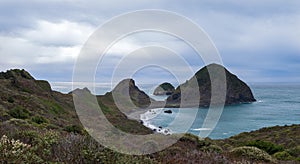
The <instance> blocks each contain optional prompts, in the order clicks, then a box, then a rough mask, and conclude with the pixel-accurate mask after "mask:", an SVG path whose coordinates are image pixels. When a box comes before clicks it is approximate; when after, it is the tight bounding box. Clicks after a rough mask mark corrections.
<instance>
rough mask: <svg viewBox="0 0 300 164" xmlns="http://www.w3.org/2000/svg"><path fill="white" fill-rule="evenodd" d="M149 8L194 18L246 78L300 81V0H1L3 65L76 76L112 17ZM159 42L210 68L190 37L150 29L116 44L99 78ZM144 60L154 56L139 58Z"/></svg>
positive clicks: (144, 73)
mask: <svg viewBox="0 0 300 164" xmlns="http://www.w3.org/2000/svg"><path fill="white" fill-rule="evenodd" d="M141 9H163V10H169V11H172V12H175V13H178V14H180V15H183V16H186V17H187V18H189V19H191V20H192V21H194V22H195V23H196V24H197V25H199V26H200V27H202V28H203V29H204V30H205V31H206V32H207V34H208V35H209V36H210V38H211V39H212V41H213V42H214V43H215V45H216V47H217V48H218V50H219V52H220V55H221V57H222V60H223V64H224V65H225V66H226V67H227V68H228V69H229V70H230V71H231V72H232V73H234V74H236V75H237V76H238V77H240V78H241V79H243V80H245V81H246V82H300V64H299V63H300V30H299V29H300V10H299V9H300V1H298V0H289V1H284V0H263V1H262V0H252V1H241V0H228V1H217V0H202V1H197V0H194V1H189V2H187V1H174V0H162V1H159V0H151V1H142V0H133V1H129V0H123V1H121V0H120V1H117V0H109V1H104V0H102V1H98V0H92V1H86V0H73V1H72V0H52V1H50V0H43V1H39V0H27V1H17V0H1V1H0V43H1V44H0V57H1V60H0V70H1V71H5V70H7V69H11V68H24V69H26V70H28V71H29V72H30V73H31V74H32V75H33V76H34V77H35V78H37V79H46V80H49V81H51V82H69V81H72V72H73V67H74V63H75V61H76V58H77V56H78V54H79V51H80V49H81V47H82V45H83V44H84V43H85V41H86V40H87V39H88V38H89V36H90V35H91V34H92V33H93V32H94V31H95V30H96V29H97V28H98V27H100V26H101V25H102V24H103V23H105V22H107V21H108V20H110V19H111V18H112V17H115V16H117V15H120V14H122V13H124V12H130V11H135V10H141ZM145 21H147V20H145ZM120 28H122V27H120ZM153 43H155V44H158V45H164V46H166V47H169V48H170V49H172V50H173V51H175V52H176V53H177V54H180V55H181V56H182V57H183V58H184V59H186V60H187V62H188V63H189V64H190V65H191V67H192V69H193V70H194V71H197V70H199V69H200V68H201V67H203V62H201V61H200V62H199V61H198V59H197V60H196V59H195V58H196V57H195V52H193V51H192V50H191V49H190V47H188V46H187V45H185V44H184V43H183V42H182V41H180V40H178V39H174V38H173V37H170V36H166V35H164V34H154V33H151V32H148V33H147V32H146V33H144V34H136V35H132V36H128V37H127V38H125V39H123V40H121V41H120V42H119V43H118V44H116V45H115V46H113V47H112V48H111V49H110V50H109V52H108V53H107V56H106V58H105V60H103V63H102V64H101V65H100V66H99V68H98V71H97V77H96V79H100V80H99V82H109V79H110V78H111V74H112V73H113V71H112V70H113V68H112V67H113V65H114V64H116V63H117V60H118V59H120V58H122V57H124V55H125V54H126V53H128V52H129V51H131V50H133V49H137V48H139V47H142V46H145V45H153ZM141 54H142V53H141ZM153 55H154V54H153ZM154 56H155V55H154ZM156 57H158V58H159V55H158V56H156ZM144 59H145V60H147V57H146V56H145V58H143V56H139V57H138V58H137V59H136V60H144ZM163 61H166V62H167V61H168V60H163ZM196 61H197V62H196ZM180 69H182V68H180V65H178V70H180ZM182 70H184V69H182ZM134 76H135V77H136V78H138V79H139V80H140V81H139V82H140V83H147V82H151V79H152V80H154V81H156V82H160V81H162V82H163V81H166V80H167V79H168V78H171V77H172V75H171V74H170V73H168V72H167V71H165V70H162V69H158V68H154V67H153V68H149V67H148V68H145V69H143V70H140V71H138V72H137V73H136V74H135V75H134ZM172 80H174V79H172Z"/></svg>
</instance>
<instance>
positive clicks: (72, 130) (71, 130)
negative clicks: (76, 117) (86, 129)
mask: <svg viewBox="0 0 300 164" xmlns="http://www.w3.org/2000/svg"><path fill="white" fill-rule="evenodd" d="M64 130H65V131H67V132H69V133H75V134H82V133H83V129H82V128H81V127H79V126H78V125H69V126H66V127H65V129H64Z"/></svg>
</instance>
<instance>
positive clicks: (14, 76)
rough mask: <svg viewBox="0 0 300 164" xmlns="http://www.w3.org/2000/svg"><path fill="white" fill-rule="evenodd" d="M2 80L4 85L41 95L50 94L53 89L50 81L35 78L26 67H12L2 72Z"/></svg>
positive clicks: (0, 78) (0, 73)
mask: <svg viewBox="0 0 300 164" xmlns="http://www.w3.org/2000/svg"><path fill="white" fill-rule="evenodd" d="M0 80H1V82H2V85H3V86H6V87H7V88H12V87H13V88H15V89H18V90H20V91H25V92H28V93H37V94H40V95H50V93H51V91H52V89H51V86H50V84H49V82H48V81H45V80H35V79H34V78H33V77H32V76H31V75H30V74H29V73H28V72H27V71H25V70H24V69H22V70H20V69H11V70H8V71H6V72H0Z"/></svg>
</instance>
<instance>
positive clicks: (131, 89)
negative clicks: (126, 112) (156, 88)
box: [111, 79, 154, 108]
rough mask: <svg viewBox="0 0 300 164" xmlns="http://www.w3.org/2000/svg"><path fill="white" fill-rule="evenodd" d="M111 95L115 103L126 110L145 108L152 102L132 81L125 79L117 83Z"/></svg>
mask: <svg viewBox="0 0 300 164" xmlns="http://www.w3.org/2000/svg"><path fill="white" fill-rule="evenodd" d="M111 94H112V95H113V98H114V101H115V102H117V103H119V104H120V105H122V106H124V107H126V108H129V107H130V108H137V107H138V108H147V107H148V106H149V105H150V104H151V101H154V100H153V99H151V98H150V97H149V96H148V95H147V94H146V93H145V92H143V91H141V90H140V89H139V88H138V87H137V86H136V85H135V82H134V80H133V79H125V80H122V81H121V82H119V84H117V86H116V87H115V88H114V89H113V90H112V92H111ZM131 102H132V103H133V104H131ZM127 105H128V107H127Z"/></svg>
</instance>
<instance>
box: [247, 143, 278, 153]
mask: <svg viewBox="0 0 300 164" xmlns="http://www.w3.org/2000/svg"><path fill="white" fill-rule="evenodd" d="M246 146H254V147H257V148H259V149H262V150H264V151H266V152H267V153H269V154H271V155H272V154H274V153H276V152H280V151H283V150H284V148H283V146H281V145H276V144H274V143H272V142H268V141H261V140H255V141H250V142H249V143H248V144H247V145H246Z"/></svg>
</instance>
